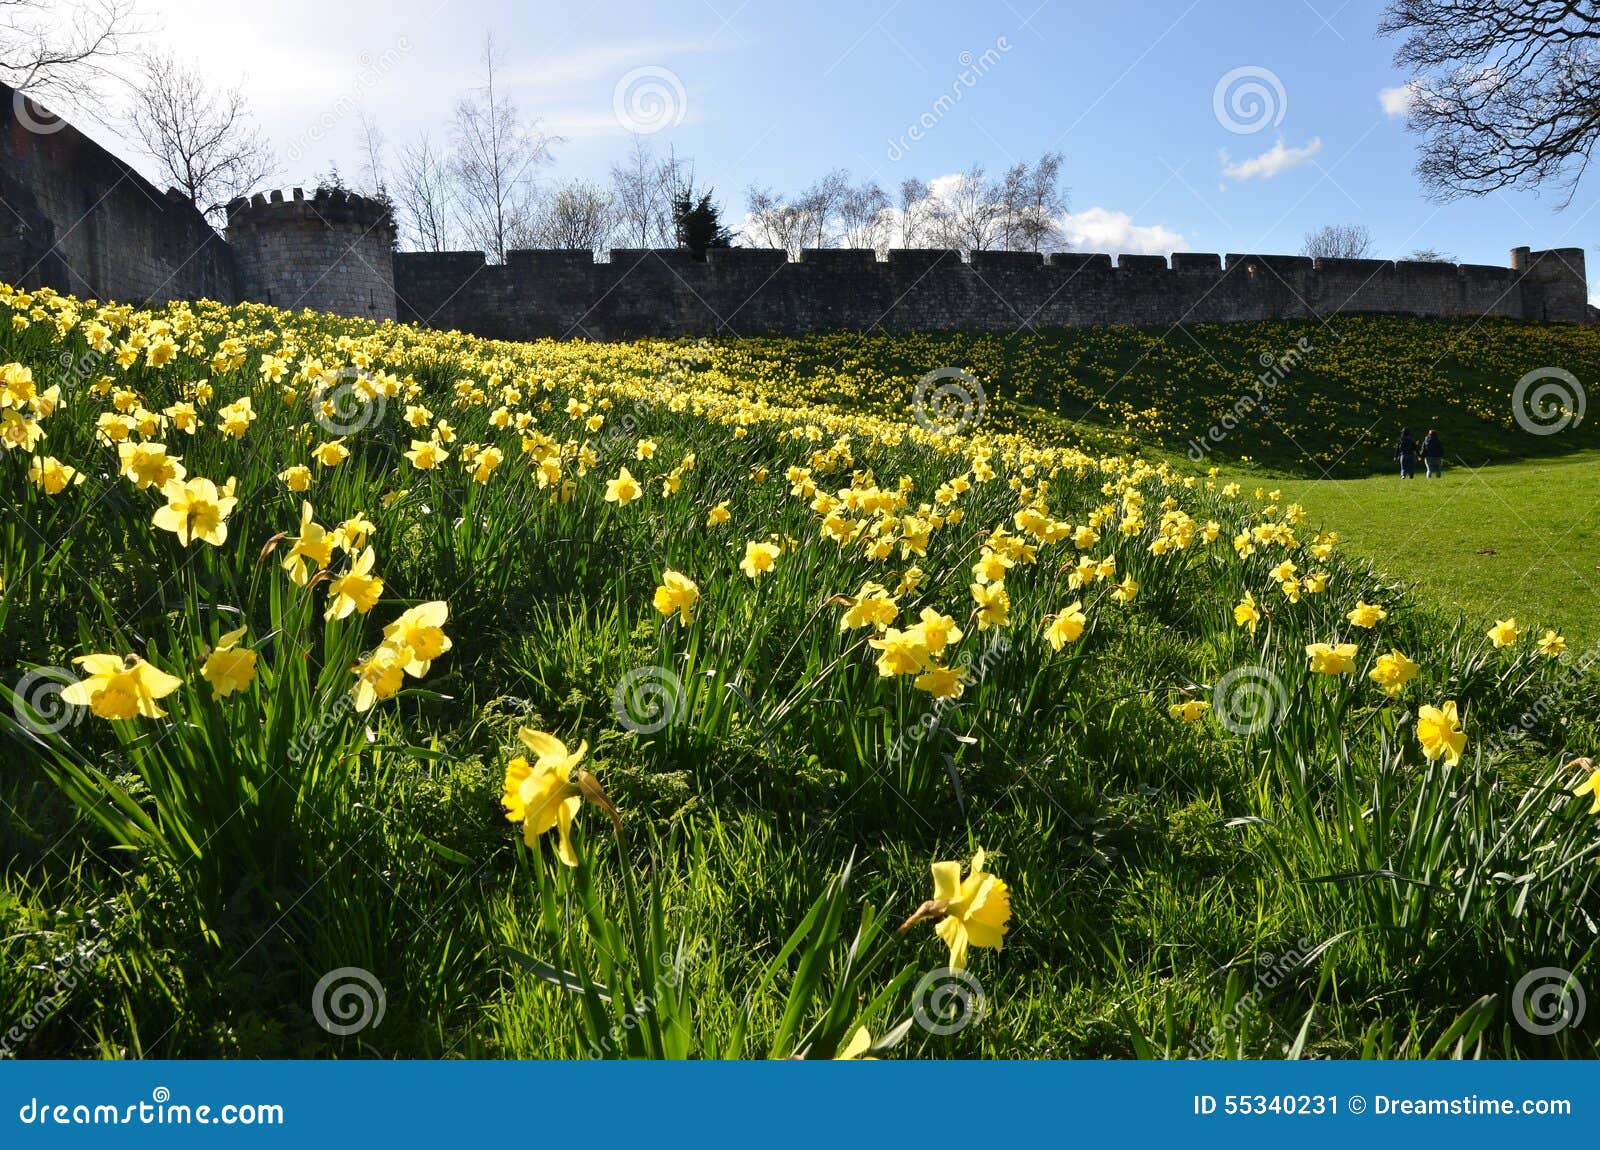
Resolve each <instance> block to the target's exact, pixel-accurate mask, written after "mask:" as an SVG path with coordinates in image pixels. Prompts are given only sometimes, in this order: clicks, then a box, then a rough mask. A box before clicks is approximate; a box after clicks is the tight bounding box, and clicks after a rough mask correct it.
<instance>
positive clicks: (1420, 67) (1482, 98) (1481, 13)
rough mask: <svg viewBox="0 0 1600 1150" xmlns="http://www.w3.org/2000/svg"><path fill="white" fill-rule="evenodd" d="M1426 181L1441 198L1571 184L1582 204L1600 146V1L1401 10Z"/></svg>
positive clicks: (1489, 0) (1534, 0)
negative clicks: (1580, 189)
mask: <svg viewBox="0 0 1600 1150" xmlns="http://www.w3.org/2000/svg"><path fill="white" fill-rule="evenodd" d="M1378 31H1379V33H1380V34H1382V35H1401V36H1404V37H1405V40H1404V41H1403V42H1402V43H1401V45H1400V47H1399V50H1398V51H1396V53H1395V63H1396V64H1398V65H1399V66H1400V67H1402V68H1405V69H1407V70H1408V71H1409V72H1410V73H1411V74H1412V80H1411V96H1412V100H1411V110H1410V116H1409V120H1410V126H1411V128H1412V130H1413V131H1416V132H1418V133H1420V134H1421V135H1422V136H1423V137H1424V141H1423V144H1422V146H1421V148H1420V159H1419V160H1418V161H1417V174H1418V176H1419V177H1421V179H1422V182H1423V184H1424V185H1425V186H1426V187H1427V188H1428V189H1429V191H1430V192H1431V193H1432V194H1433V196H1434V197H1435V198H1436V199H1440V200H1450V199H1455V198H1458V197H1461V196H1477V195H1484V194H1485V193H1488V192H1492V191H1495V190H1497V189H1499V188H1505V187H1510V186H1512V185H1515V184H1521V185H1525V186H1530V187H1537V186H1539V185H1541V184H1543V183H1544V182H1545V181H1546V180H1551V179H1559V180H1561V181H1563V183H1564V185H1565V189H1566V198H1565V200H1564V201H1563V206H1565V205H1566V204H1567V203H1570V202H1571V201H1572V196H1573V193H1574V192H1575V191H1576V189H1577V183H1578V180H1579V179H1580V178H1582V176H1583V173H1584V172H1585V171H1586V170H1587V169H1588V166H1589V159H1590V154H1591V153H1592V151H1593V150H1594V147H1595V143H1596V141H1597V140H1600V55H1597V52H1596V47H1597V45H1600V4H1597V3H1596V2H1595V0H1393V2H1392V3H1391V4H1390V5H1389V8H1388V9H1387V10H1386V11H1385V12H1384V15H1383V18H1382V20H1381V22H1380V23H1379V25H1378Z"/></svg>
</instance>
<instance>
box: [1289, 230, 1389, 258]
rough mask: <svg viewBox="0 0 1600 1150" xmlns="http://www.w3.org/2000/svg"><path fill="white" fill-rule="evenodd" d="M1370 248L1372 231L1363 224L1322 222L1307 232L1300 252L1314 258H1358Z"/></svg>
mask: <svg viewBox="0 0 1600 1150" xmlns="http://www.w3.org/2000/svg"><path fill="white" fill-rule="evenodd" d="M1371 250H1372V232H1370V231H1369V230H1368V229H1367V226H1366V225H1365V224H1324V225H1323V226H1322V227H1320V228H1318V229H1317V230H1316V231H1312V232H1307V233H1306V238H1305V242H1304V243H1302V244H1301V245H1300V254H1301V255H1307V256H1312V257H1313V258H1315V259H1330V260H1358V259H1361V258H1362V257H1364V256H1365V255H1366V254H1367V253H1368V252H1370V251H1371Z"/></svg>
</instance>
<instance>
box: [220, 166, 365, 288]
mask: <svg viewBox="0 0 1600 1150" xmlns="http://www.w3.org/2000/svg"><path fill="white" fill-rule="evenodd" d="M227 236H228V243H229V245H230V246H231V247H232V248H233V252H234V258H235V264H236V266H237V269H238V288H239V298H240V299H245V300H253V301H255V302H257V303H266V304H271V305H272V306H274V307H281V308H289V309H297V308H311V309H313V310H315V311H326V312H333V313H334V314H335V315H347V316H359V317H362V318H366V319H393V318H394V317H395V296H394V241H395V225H394V215H393V213H392V212H391V211H390V209H389V206H388V205H387V204H385V203H382V202H380V201H378V200H373V199H368V198H367V197H366V196H359V195H356V194H354V193H352V192H342V191H330V190H326V189H324V190H321V191H318V192H317V193H316V194H315V195H313V196H312V197H311V198H310V199H307V198H306V196H305V193H304V192H302V191H301V190H300V189H299V188H295V189H294V191H293V193H292V198H290V199H287V200H286V199H284V196H283V193H282V192H278V191H275V192H273V193H272V194H271V196H270V197H269V196H267V195H265V194H262V193H260V192H258V193H256V194H255V195H254V196H251V197H250V198H249V199H245V198H242V197H241V198H240V199H237V200H234V201H233V202H232V203H230V204H229V205H228V230H227Z"/></svg>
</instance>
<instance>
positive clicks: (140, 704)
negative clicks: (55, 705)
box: [61, 655, 183, 719]
mask: <svg viewBox="0 0 1600 1150" xmlns="http://www.w3.org/2000/svg"><path fill="white" fill-rule="evenodd" d="M73 662H74V663H76V664H77V665H78V666H80V667H82V668H83V669H84V671H85V673H86V677H85V678H83V679H80V680H79V681H78V682H76V683H73V684H71V685H69V686H68V687H66V688H65V689H64V690H63V691H62V692H61V698H62V699H63V700H64V701H65V702H68V703H71V704H73V705H74V706H78V707H88V708H89V710H91V711H92V712H94V713H95V714H96V715H98V716H99V717H100V718H102V719H131V718H133V717H134V716H135V715H143V716H144V717H145V718H147V719H159V718H162V717H164V716H165V715H166V712H165V711H163V710H162V709H161V708H160V707H158V706H157V705H156V700H158V699H164V698H166V697H167V696H168V695H170V694H172V692H174V691H176V690H177V689H178V688H179V687H181V686H183V680H182V679H179V678H178V677H177V676H175V675H169V674H167V673H166V672H165V671H163V670H161V669H160V668H159V667H155V666H152V665H151V664H150V663H147V662H145V661H144V660H143V659H141V658H139V656H137V655H127V656H122V655H80V656H78V657H77V658H76V659H74V660H73Z"/></svg>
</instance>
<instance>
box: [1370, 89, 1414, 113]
mask: <svg viewBox="0 0 1600 1150" xmlns="http://www.w3.org/2000/svg"><path fill="white" fill-rule="evenodd" d="M1416 99H1417V89H1416V87H1415V86H1414V85H1411V84H1401V85H1400V86H1399V87H1396V88H1384V89H1382V90H1380V91H1379V92H1378V103H1380V104H1382V105H1383V114H1384V115H1386V116H1404V115H1406V114H1407V113H1408V112H1410V111H1411V105H1412V104H1414V103H1415V102H1416Z"/></svg>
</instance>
